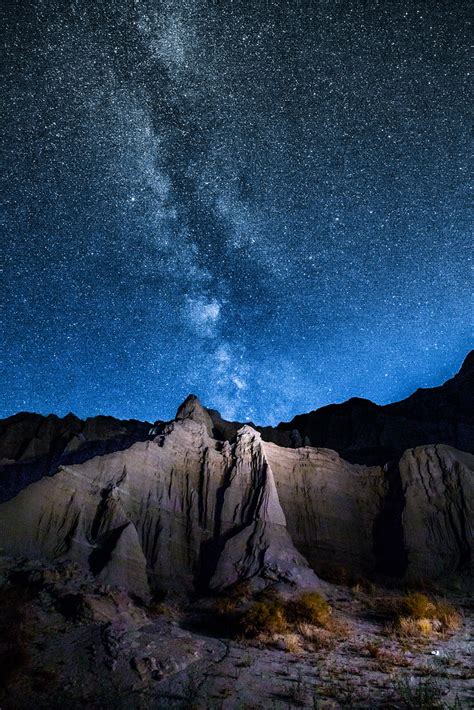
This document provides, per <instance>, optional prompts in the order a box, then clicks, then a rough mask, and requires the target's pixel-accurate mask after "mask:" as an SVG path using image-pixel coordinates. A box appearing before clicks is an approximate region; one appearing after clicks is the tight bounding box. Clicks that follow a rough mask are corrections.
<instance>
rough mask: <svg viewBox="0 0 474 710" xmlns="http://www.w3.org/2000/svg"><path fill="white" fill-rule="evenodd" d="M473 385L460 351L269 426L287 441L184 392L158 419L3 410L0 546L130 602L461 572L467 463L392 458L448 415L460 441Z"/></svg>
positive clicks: (409, 453)
mask: <svg viewBox="0 0 474 710" xmlns="http://www.w3.org/2000/svg"><path fill="white" fill-rule="evenodd" d="M471 386H472V357H470V358H468V359H467V360H466V363H465V365H464V366H463V368H462V370H461V373H459V375H457V376H456V377H455V378H453V380H451V381H450V382H448V383H446V384H445V385H443V386H442V387H440V388H434V389H433V390H422V391H418V392H417V393H415V394H414V395H413V396H412V397H411V398H408V400H405V402H402V403H398V404H396V405H389V406H388V407H377V406H376V405H374V404H372V403H370V402H366V401H364V400H351V401H350V402H348V403H346V404H345V405H335V406H334V407H333V408H332V409H331V408H325V409H323V410H319V412H314V413H311V414H309V415H305V416H306V417H307V421H306V423H305V424H304V426H303V424H301V422H300V423H299V424H298V427H299V428H291V429H290V428H288V429H281V430H280V429H278V428H277V429H278V431H280V433H281V431H283V434H284V437H286V438H285V443H286V444H287V446H285V447H283V446H281V445H279V444H281V443H282V442H281V441H280V442H279V444H278V445H277V444H276V443H274V442H271V441H268V439H269V438H272V436H273V434H274V433H275V431H277V429H273V430H271V429H270V428H267V429H265V430H262V431H261V432H259V431H257V430H256V429H255V428H254V427H252V426H249V425H245V426H242V425H240V424H238V423H237V422H225V421H224V420H222V418H221V417H220V416H219V415H218V413H217V412H214V411H213V410H207V409H205V408H204V407H203V406H202V405H201V403H200V402H199V400H198V399H197V397H195V396H194V395H190V396H189V397H188V398H187V399H186V400H185V402H184V403H183V404H182V405H181V407H180V408H179V409H178V412H177V415H176V418H175V420H173V421H172V422H169V423H162V422H156V423H155V425H150V424H148V423H140V422H135V421H133V420H132V421H127V422H120V421H118V420H115V419H112V418H108V417H96V418H93V419H90V420H86V421H85V422H84V421H81V420H79V419H77V418H76V417H74V416H73V415H68V417H65V418H64V419H59V418H58V417H53V416H50V417H41V416H39V415H24V414H21V415H18V416H16V417H11V418H10V419H8V420H5V421H4V422H3V423H2V425H1V427H0V445H1V446H2V447H3V449H1V450H0V454H1V455H2V462H3V469H2V470H3V473H2V475H3V479H0V480H2V487H3V497H4V499H5V498H10V500H9V501H8V502H6V503H4V504H3V505H0V545H1V547H2V549H3V551H4V552H7V553H9V554H20V555H27V556H29V557H40V558H47V559H55V560H66V559H72V560H75V561H77V562H78V563H80V564H81V565H82V566H83V567H84V568H86V569H88V570H90V571H91V572H92V573H93V574H94V575H95V577H96V578H97V579H99V580H100V581H102V582H104V583H107V584H112V585H114V586H118V587H123V588H127V589H131V590H133V591H134V592H135V593H136V594H138V595H139V596H140V597H142V598H147V597H149V595H150V594H161V593H163V592H172V593H183V592H186V593H188V592H190V591H192V590H215V591H216V590H221V589H223V588H225V587H226V586H228V585H231V584H233V583H235V582H238V581H240V580H242V579H253V580H255V581H256V582H257V580H258V584H267V583H269V582H282V583H286V584H291V585H298V586H302V587H311V586H314V585H317V584H318V579H317V577H316V576H315V573H316V574H321V575H322V576H323V575H324V573H325V570H326V569H327V567H328V566H332V567H340V568H345V569H346V570H348V571H349V572H350V573H355V574H363V575H372V574H381V575H383V576H389V577H397V578H406V579H408V580H415V579H427V578H428V579H434V578H442V577H446V576H449V575H453V574H464V573H471V572H472V548H473V531H472V500H473V478H472V476H473V469H474V457H473V456H472V455H470V454H469V453H463V452H462V451H459V450H456V449H455V448H453V447H450V446H447V445H445V444H438V443H436V445H427V446H422V447H414V446H411V445H410V446H409V447H408V448H407V449H406V450H405V452H404V453H403V452H400V454H399V455H398V454H397V455H396V456H395V454H396V452H397V451H398V448H397V447H398V446H401V445H402V443H403V442H406V441H415V442H416V441H417V440H418V438H419V437H420V436H425V435H426V436H428V434H427V432H428V431H430V432H431V434H430V436H431V435H432V436H440V437H441V439H440V440H443V439H442V434H443V432H445V433H446V432H447V431H448V428H447V427H448V423H449V426H451V429H450V431H451V433H452V436H453V437H454V438H456V437H457V438H458V439H460V440H462V441H464V442H465V443H466V445H467V446H466V448H469V446H468V445H470V444H469V431H470V429H469V426H470V424H469V422H470V421H471V419H472V402H471V400H470V399H469V392H470V387H471ZM473 401H474V400H473ZM456 407H459V416H458V420H456V416H457V415H456V411H457V410H456ZM329 410H331V411H329ZM387 412H388V414H387ZM436 412H438V413H439V421H438V422H437V424H436V427H437V429H435V428H433V427H434V424H433V422H434V421H435V418H436ZM328 417H329V418H328ZM416 417H417V422H418V424H419V428H418V429H417V426H418V424H417V425H416V426H415V424H414V418H416ZM297 419H298V418H297ZM455 420H456V421H458V423H457V425H456V426H454V424H453V422H455ZM461 420H462V426H461V424H460V423H459V422H460V421H461ZM294 421H296V420H294ZM311 422H312V423H311ZM315 422H316V424H315ZM443 422H444V423H443ZM293 423H294V422H293ZM297 423H298V422H297ZM313 425H314V426H316V429H315V432H316V433H314V436H313V434H312V433H311V432H312V431H313V430H312V429H311V427H313ZM281 426H282V427H283V425H281ZM305 427H306V428H305ZM272 432H273V433H272ZM420 432H421V433H420ZM423 432H424V433H423ZM275 436H276V438H278V437H279V436H280V434H278V435H275ZM446 436H447V435H446ZM314 437H316V438H317V439H318V440H325V441H329V442H331V443H334V445H335V444H336V443H337V441H339V446H337V447H336V446H334V448H335V449H336V448H337V449H338V450H342V451H345V452H348V453H349V454H350V456H349V458H352V459H356V460H357V459H359V458H362V459H364V458H368V459H372V458H374V457H375V458H377V457H379V456H380V457H381V459H382V460H383V462H384V463H383V464H377V465H370V466H369V465H362V464H358V463H353V462H349V461H347V460H345V458H344V456H341V455H340V454H339V453H337V452H336V450H333V449H331V448H326V447H319V446H317V447H316V446H313V445H311V446H309V445H307V443H308V441H311V442H312V443H314ZM463 437H464V438H463ZM445 438H446V437H445ZM447 438H448V439H449V437H447ZM382 451H383V452H384V453H383V456H382ZM364 452H365V453H364ZM387 456H390V457H391V458H389V459H387V458H386V457H387ZM38 479H40V480H38ZM32 481H33V483H32ZM29 484H30V485H29ZM18 491H20V492H19V493H18V495H16V496H14V495H13V494H14V493H17V492H18Z"/></svg>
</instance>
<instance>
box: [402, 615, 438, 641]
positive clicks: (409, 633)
mask: <svg viewBox="0 0 474 710" xmlns="http://www.w3.org/2000/svg"><path fill="white" fill-rule="evenodd" d="M434 630H435V628H434V625H433V621H432V620H431V619H426V618H421V619H416V618H414V617H413V616H400V617H399V618H398V619H397V622H396V624H395V632H396V633H397V634H398V636H404V637H405V638H412V637H413V638H417V637H421V638H423V637H427V638H428V637H430V636H432V635H433V632H434Z"/></svg>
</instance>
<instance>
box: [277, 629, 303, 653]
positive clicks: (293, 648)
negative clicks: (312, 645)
mask: <svg viewBox="0 0 474 710" xmlns="http://www.w3.org/2000/svg"><path fill="white" fill-rule="evenodd" d="M281 643H282V645H283V647H284V650H285V651H288V653H295V654H296V653H301V652H302V651H303V646H302V644H301V638H300V637H299V636H298V634H295V633H289V634H284V635H283V636H282V637H281Z"/></svg>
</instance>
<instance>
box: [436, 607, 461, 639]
mask: <svg viewBox="0 0 474 710" xmlns="http://www.w3.org/2000/svg"><path fill="white" fill-rule="evenodd" d="M436 618H437V619H438V621H439V622H440V624H441V630H442V631H444V632H445V633H454V632H455V631H459V629H460V628H461V626H462V619H461V614H459V612H457V611H456V609H455V608H454V607H453V606H452V605H451V604H448V602H437V603H436Z"/></svg>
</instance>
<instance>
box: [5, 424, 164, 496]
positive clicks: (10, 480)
mask: <svg viewBox="0 0 474 710" xmlns="http://www.w3.org/2000/svg"><path fill="white" fill-rule="evenodd" d="M157 424H159V423H156V424H155V427H156V426H157ZM151 426H152V425H151V424H149V423H148V422H139V421H137V420H135V419H129V420H125V421H122V420H120V419H114V418H113V417H104V416H97V417H90V418H89V419H86V420H82V419H79V418H78V417H76V416H75V415H74V414H68V415H67V416H65V417H62V418H61V417H57V416H56V415H54V414H50V415H48V416H46V417H45V416H42V415H41V414H29V413H27V412H20V413H19V414H15V415H14V416H12V417H8V418H7V419H4V420H2V421H0V502H1V501H5V500H8V499H9V498H12V497H13V496H14V495H15V494H16V493H18V492H19V491H20V490H21V489H22V488H24V487H25V486H26V485H28V484H29V483H32V482H33V481H37V480H39V479H40V478H42V477H43V476H49V475H51V474H52V473H55V472H56V471H57V470H58V468H59V466H60V465H61V464H71V463H79V462H82V461H86V460H87V459H90V458H92V457H93V456H97V455H99V454H106V453H110V452H112V451H117V450H119V449H126V448H128V447H129V446H130V445H131V444H133V443H134V442H135V441H143V440H145V439H147V438H148V437H149V434H150V429H151Z"/></svg>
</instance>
